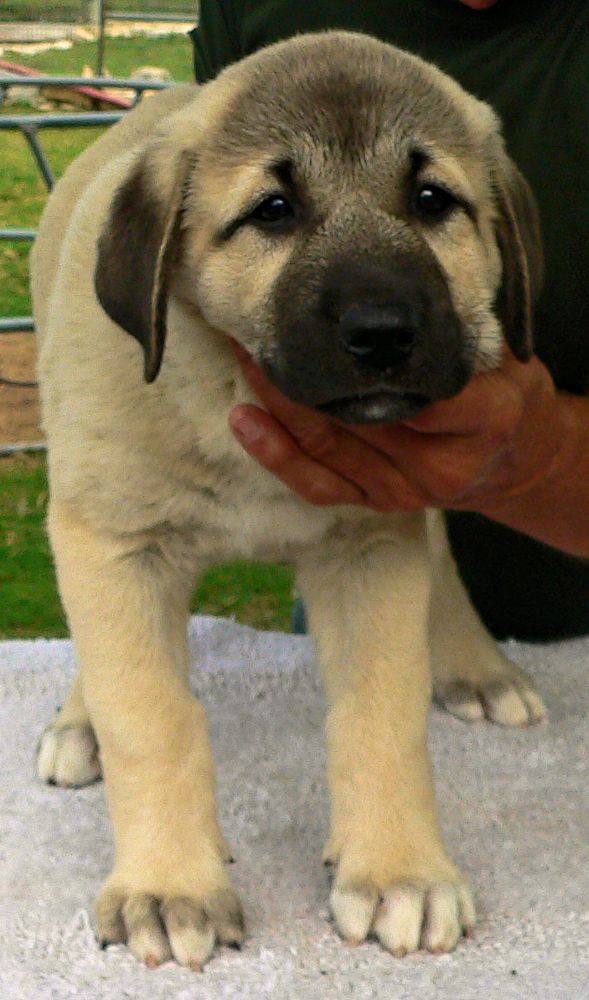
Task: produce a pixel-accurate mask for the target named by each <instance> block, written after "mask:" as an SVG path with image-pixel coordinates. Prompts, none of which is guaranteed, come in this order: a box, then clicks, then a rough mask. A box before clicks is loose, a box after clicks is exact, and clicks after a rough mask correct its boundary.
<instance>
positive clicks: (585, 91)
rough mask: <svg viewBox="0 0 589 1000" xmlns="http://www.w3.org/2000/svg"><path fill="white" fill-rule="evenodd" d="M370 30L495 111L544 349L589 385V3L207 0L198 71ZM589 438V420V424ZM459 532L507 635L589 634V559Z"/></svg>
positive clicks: (521, 539) (489, 613)
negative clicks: (518, 187) (535, 280)
mask: <svg viewBox="0 0 589 1000" xmlns="http://www.w3.org/2000/svg"><path fill="white" fill-rule="evenodd" d="M325 28H347V29H350V30H355V31H363V32H366V33H368V34H372V35H376V36H377V37H379V38H381V39H383V40H385V41H388V42H392V43H393V44H395V45H398V46H400V47H401V48H405V49H408V50H409V51H411V52H415V53H417V54H418V55H421V56H423V57H424V58H425V59H428V60H430V61H431V62H434V63H436V64H437V65H438V66H439V67H440V68H441V69H443V70H445V71H446V72H447V73H449V74H450V75H452V76H454V77H455V78H456V79H457V80H459V82H460V83H462V85H463V86H464V87H465V88H466V89H467V90H469V91H471V93H473V94H475V95H476V96H477V97H480V98H482V99H483V100H485V101H488V102H489V103H490V104H492V105H493V107H495V108H496V110H497V111H498V112H499V114H500V116H501V118H502V121H503V124H504V133H505V137H506V143H507V149H508V152H509V153H510V155H511V156H512V157H513V159H514V160H515V162H516V163H517V164H518V165H519V167H520V169H521V170H522V172H523V173H524V174H525V176H526V177H527V178H528V180H529V182H530V183H531V185H532V188H533V190H534V193H535V195H536V198H537V200H538V204H539V208H540V216H541V221H542V229H543V234H544V242H545V253H546V281H545V287H544V292H543V294H542V297H541V300H540V302H539V303H538V304H537V307H536V318H535V337H536V350H537V353H538V355H539V356H540V358H541V359H542V360H543V361H544V363H545V364H546V365H547V366H548V368H549V369H550V371H551V372H552V375H553V377H554V380H555V382H556V384H557V386H558V387H559V388H560V389H562V390H565V391H568V392H573V393H577V394H585V393H587V392H588V391H589V291H588V284H589V187H588V184H589V3H588V2H587V0H499V2H498V3H497V5H496V6H495V7H492V8H490V9H489V10H486V11H473V10H471V9H470V8H468V7H465V6H464V5H463V4H462V3H459V2H458V0H384V2H383V0H316V2H314V3H312V4H311V3H304V2H300V0H299V2H293V0H254V2H247V0H216V2H215V0H201V6H200V22H199V26H198V28H196V29H195V30H194V31H193V33H192V37H193V42H194V52H195V71H196V77H197V79H198V80H199V81H200V82H205V81H206V80H209V79H212V78H213V77H214V76H216V74H217V73H218V72H219V70H221V69H222V68H223V67H224V66H226V65H227V64H228V63H230V62H233V61H235V60H237V59H239V58H241V57H242V56H244V55H248V54H249V53H251V52H254V51H255V50H256V49H259V48H261V47H262V46H264V45H268V44H270V43H271V42H275V41H278V40H279V39H281V38H287V37H289V36H290V35H293V34H295V33H297V32H303V31H316V30H321V29H325ZM588 433H589V428H588ZM449 525H450V536H451V539H452V545H453V548H454V552H455V554H456V556H457V559H458V562H459V565H460V569H461V572H462V575H463V577H464V579H465V581H466V583H467V586H468V588H469V590H470V591H471V594H472V596H473V599H474V601H475V604H477V606H478V608H479V611H480V612H481V614H482V616H483V618H484V619H485V620H486V622H487V624H488V625H489V626H490V627H491V629H492V630H493V631H494V632H495V633H496V634H497V635H499V636H507V635H515V636H519V637H522V638H538V639H543V638H551V637H557V636H564V635H574V634H581V633H585V632H589V562H588V561H586V560H576V559H573V558H571V557H569V556H566V555H564V554H563V553H560V552H557V551H556V550H554V549H551V548H549V547H547V546H545V545H543V544H541V543H539V542H536V541H534V540H532V539H530V538H528V537H526V536H524V535H521V534H519V533H517V532H514V531H511V530H510V529H508V528H505V527H503V526H501V525H498V524H495V523H493V522H491V521H488V520H487V519H486V518H483V517H481V516H480V515H476V514H451V515H450V516H449Z"/></svg>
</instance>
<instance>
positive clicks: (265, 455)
mask: <svg viewBox="0 0 589 1000" xmlns="http://www.w3.org/2000/svg"><path fill="white" fill-rule="evenodd" d="M229 425H230V427H231V430H232V431H233V433H234V434H235V436H236V437H237V439H238V440H239V441H240V443H241V444H242V445H243V447H244V448H245V449H246V451H248V452H249V454H250V455H252V456H253V457H254V458H255V459H257V461H258V462H259V463H260V464H261V465H263V466H264V467H265V468H266V469H268V470H269V471H270V472H272V473H274V475H275V476H278V478H279V479H281V480H282V482H283V483H285V484H286V486H288V487H289V488H290V489H291V490H294V492H295V493H298V494H299V496H301V497H302V498H303V499H304V500H307V501H308V502H309V503H312V504H316V505H318V506H328V505H331V504H362V505H363V504H364V503H365V501H366V497H365V495H364V493H363V492H362V490H361V489H360V488H359V487H358V486H356V485H354V484H353V483H351V482H350V481H349V480H347V479H345V478H344V477H343V476H340V475H338V474H337V473H335V472H332V471H331V469H329V468H327V467H326V466H325V465H323V464H322V463H321V462H319V461H315V460H314V459H313V458H311V457H310V456H309V455H307V454H305V452H304V451H303V450H302V448H300V446H299V445H298V444H297V442H296V441H295V439H294V437H292V435H291V434H289V433H288V431H286V430H285V428H284V427H282V426H281V424H279V423H278V421H276V420H274V419H273V418H272V417H271V416H270V415H269V414H268V413H265V412H264V411H263V410H260V409H259V408H258V407H256V406H249V405H247V406H245V405H244V406H236V407H235V409H234V410H232V412H231V414H230V417H229Z"/></svg>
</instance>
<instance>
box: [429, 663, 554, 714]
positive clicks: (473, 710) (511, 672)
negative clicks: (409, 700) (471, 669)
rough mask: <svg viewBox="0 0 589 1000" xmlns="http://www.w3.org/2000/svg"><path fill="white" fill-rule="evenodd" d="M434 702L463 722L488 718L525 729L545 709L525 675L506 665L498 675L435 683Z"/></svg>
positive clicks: (512, 665)
mask: <svg viewBox="0 0 589 1000" xmlns="http://www.w3.org/2000/svg"><path fill="white" fill-rule="evenodd" d="M435 696H436V701H437V702H438V703H439V704H440V705H442V707H443V708H445V709H446V710H447V711H448V712H450V713H451V714H452V715H455V716H456V717H457V718H458V719H463V720H464V721H465V722H478V721H480V720H481V719H485V718H486V719H489V720H490V721H491V722H496V723H497V724H498V725H500V726H519V727H521V726H529V725H534V724H535V723H537V722H540V721H541V720H542V719H544V718H545V717H546V706H545V705H544V702H543V701H542V698H541V697H540V695H539V694H538V692H537V691H536V690H535V689H534V687H532V684H531V682H530V681H529V679H528V678H527V677H526V675H525V674H524V673H523V672H522V671H521V670H519V669H518V668H517V667H516V666H515V665H514V664H512V663H509V662H507V664H506V666H505V669H504V671H503V672H502V673H501V674H495V675H493V676H491V677H489V676H485V677H479V678H474V677H473V678H472V679H458V680H453V681H447V682H440V683H438V684H436V688H435Z"/></svg>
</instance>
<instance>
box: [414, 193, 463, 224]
mask: <svg viewBox="0 0 589 1000" xmlns="http://www.w3.org/2000/svg"><path fill="white" fill-rule="evenodd" d="M415 204H416V207H417V210H418V211H419V213H420V214H421V215H423V216H425V217H426V218H428V219H440V218H442V216H444V215H448V214H449V213H450V211H451V210H452V209H453V208H455V207H456V205H457V204H458V202H457V200H456V198H455V197H454V195H453V194H452V193H451V192H450V191H447V190H446V188H443V187H439V186H438V185H437V184H425V185H424V186H423V187H422V188H420V189H419V191H418V192H417V195H416V197H415Z"/></svg>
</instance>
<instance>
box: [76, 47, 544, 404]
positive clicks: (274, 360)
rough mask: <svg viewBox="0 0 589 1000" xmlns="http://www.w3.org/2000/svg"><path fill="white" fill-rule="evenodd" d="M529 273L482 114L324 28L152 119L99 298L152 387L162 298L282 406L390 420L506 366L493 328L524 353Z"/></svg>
mask: <svg viewBox="0 0 589 1000" xmlns="http://www.w3.org/2000/svg"><path fill="white" fill-rule="evenodd" d="M541 267H542V258H541V250H540V240H539V235H538V224H537V216H536V211H535V207H534V203H533V199H532V197H531V195H530V192H529V189H528V187H527V185H526V184H525V182H524V181H523V179H522V178H521V176H520V175H519V174H518V172H517V170H516V169H515V167H514V166H513V164H511V162H510V161H509V160H508V158H507V156H506V154H505V152H504V149H503V145H502V141H501V137H500V133H499V127H498V123H497V120H496V118H495V115H494V114H493V112H492V111H491V110H490V108H488V107H487V105H485V104H482V103H481V102H479V101H477V100H475V99H474V98H472V97H470V96H468V95H466V94H465V92H464V91H463V90H462V89H461V88H460V87H459V86H458V85H457V84H456V83H455V82H454V81H452V80H450V79H449V78H448V77H446V76H445V75H444V74H442V73H441V72H439V71H438V70H436V69H434V68H433V67H431V66H429V65H428V64H426V63H424V62H423V61H421V60H419V59H417V58H415V57H413V56H410V55H408V54H406V53H403V52H400V51H399V50H397V49H395V48H393V47H391V46H388V45H385V44H383V43H381V42H378V41H376V40H374V39H372V38H368V37H366V36H363V35H353V34H348V33H345V32H327V33H325V34H320V35H307V36H300V37H298V38H295V39H291V40H289V41H287V42H283V43H279V44H278V45H275V46H271V47H270V48H268V49H265V50H262V51H261V52H259V53H257V54H256V55H254V56H250V57H249V58H248V59H245V60H243V61H242V62H241V63H239V64H236V65H235V66H232V67H230V68H229V69H228V70H226V71H225V72H224V73H222V74H221V75H220V77H218V78H217V80H216V81H214V82H213V83H211V84H208V85H207V86H206V87H204V88H202V89H201V90H200V91H199V92H198V93H197V95H196V97H195V100H194V102H193V103H192V104H189V105H187V106H185V107H184V108H183V109H182V110H181V111H180V112H177V113H176V114H175V115H174V116H173V117H172V118H171V119H170V121H169V122H168V123H166V124H165V125H164V126H163V127H162V128H161V129H159V130H158V132H157V134H155V135H154V137H153V140H152V141H151V143H150V144H149V146H148V148H147V150H146V152H145V153H143V154H142V155H141V157H140V159H139V160H138V161H137V162H136V164H135V166H134V168H133V169H132V170H131V172H130V174H129V176H128V179H127V180H126V182H125V183H124V184H123V186H122V187H121V188H120V190H119V191H118V192H117V194H116V195H115V198H114V201H113V205H112V211H111V216H110V218H109V220H108V221H107V225H106V226H105V229H104V232H103V235H102V237H101V240H100V244H99V255H98V264H97V270H96V289H97V294H98V297H99V299H100V301H101V303H102V305H103V307H104V309H105V310H106V312H107V313H108V314H109V315H110V316H111V317H112V318H113V319H114V320H115V321H116V322H117V323H119V324H120V325H121V326H122V327H123V328H124V329H125V330H127V331H128V332H129V333H131V334H132V335H133V336H135V337H136V338H137V339H138V340H139V341H140V342H141V343H142V345H143V348H144V352H145V373H146V378H147V379H148V380H152V379H153V378H155V377H156V375H157V372H158V370H159V366H160V363H161V359H162V353H163V348H164V341H165V327H166V311H167V300H168V297H169V296H170V295H174V296H176V297H178V298H179V299H181V300H183V301H184V302H185V303H188V304H189V305H190V306H192V307H194V308H195V309H196V310H197V311H198V313H199V314H200V316H201V317H202V318H203V319H204V320H205V321H206V322H207V323H208V324H209V325H210V326H211V327H213V328H215V329H216V330H218V331H220V332H221V333H224V334H230V335H231V336H233V337H235V338H236V339H237V340H238V341H240V342H241V343H242V344H244V346H245V347H246V348H247V349H248V350H249V351H250V352H251V353H252V354H253V355H254V357H256V359H257V360H258V361H259V362H260V363H261V364H262V365H263V366H264V367H265V369H266V371H267V372H268V374H269V375H270V377H271V378H272V379H273V381H274V382H275V383H276V384H277V385H278V386H279V387H280V388H281V389H282V390H283V392H285V393H286V394H287V395H289V396H290V397H291V398H293V399H296V400H298V401H301V402H304V403H307V404H308V405H311V406H315V407H317V408H320V409H322V410H325V411H326V412H329V413H331V414H333V415H336V416H338V417H340V418H341V419H344V420H350V421H354V422H365V421H375V420H377V421H389V420H397V419H402V418H403V417H407V416H409V415H410V414H412V413H415V412H416V411H417V410H418V409H420V408H421V407H423V406H424V405H426V404H427V403H429V402H431V401H433V400H434V399H439V398H442V397H445V396H451V395H453V394H454V393H456V392H458V391H459V390H460V389H461V388H462V387H463V386H464V384H465V383H466V382H467V380H468V379H469V377H470V375H471V374H472V372H473V371H475V370H477V369H481V368H484V367H492V366H493V365H494V364H497V363H498V361H499V358H500V353H501V340H502V337H503V336H504V337H505V338H506V340H507V342H508V343H509V344H510V346H511V349H512V350H513V352H514V353H515V355H516V356H517V357H518V358H520V359H521V360H525V359H527V358H528V357H529V356H530V353H531V349H532V348H531V300H532V298H533V296H534V294H535V291H536V289H537V287H538V284H539V282H540V276H541ZM197 335H198V333H197V330H196V329H195V336H197Z"/></svg>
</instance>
